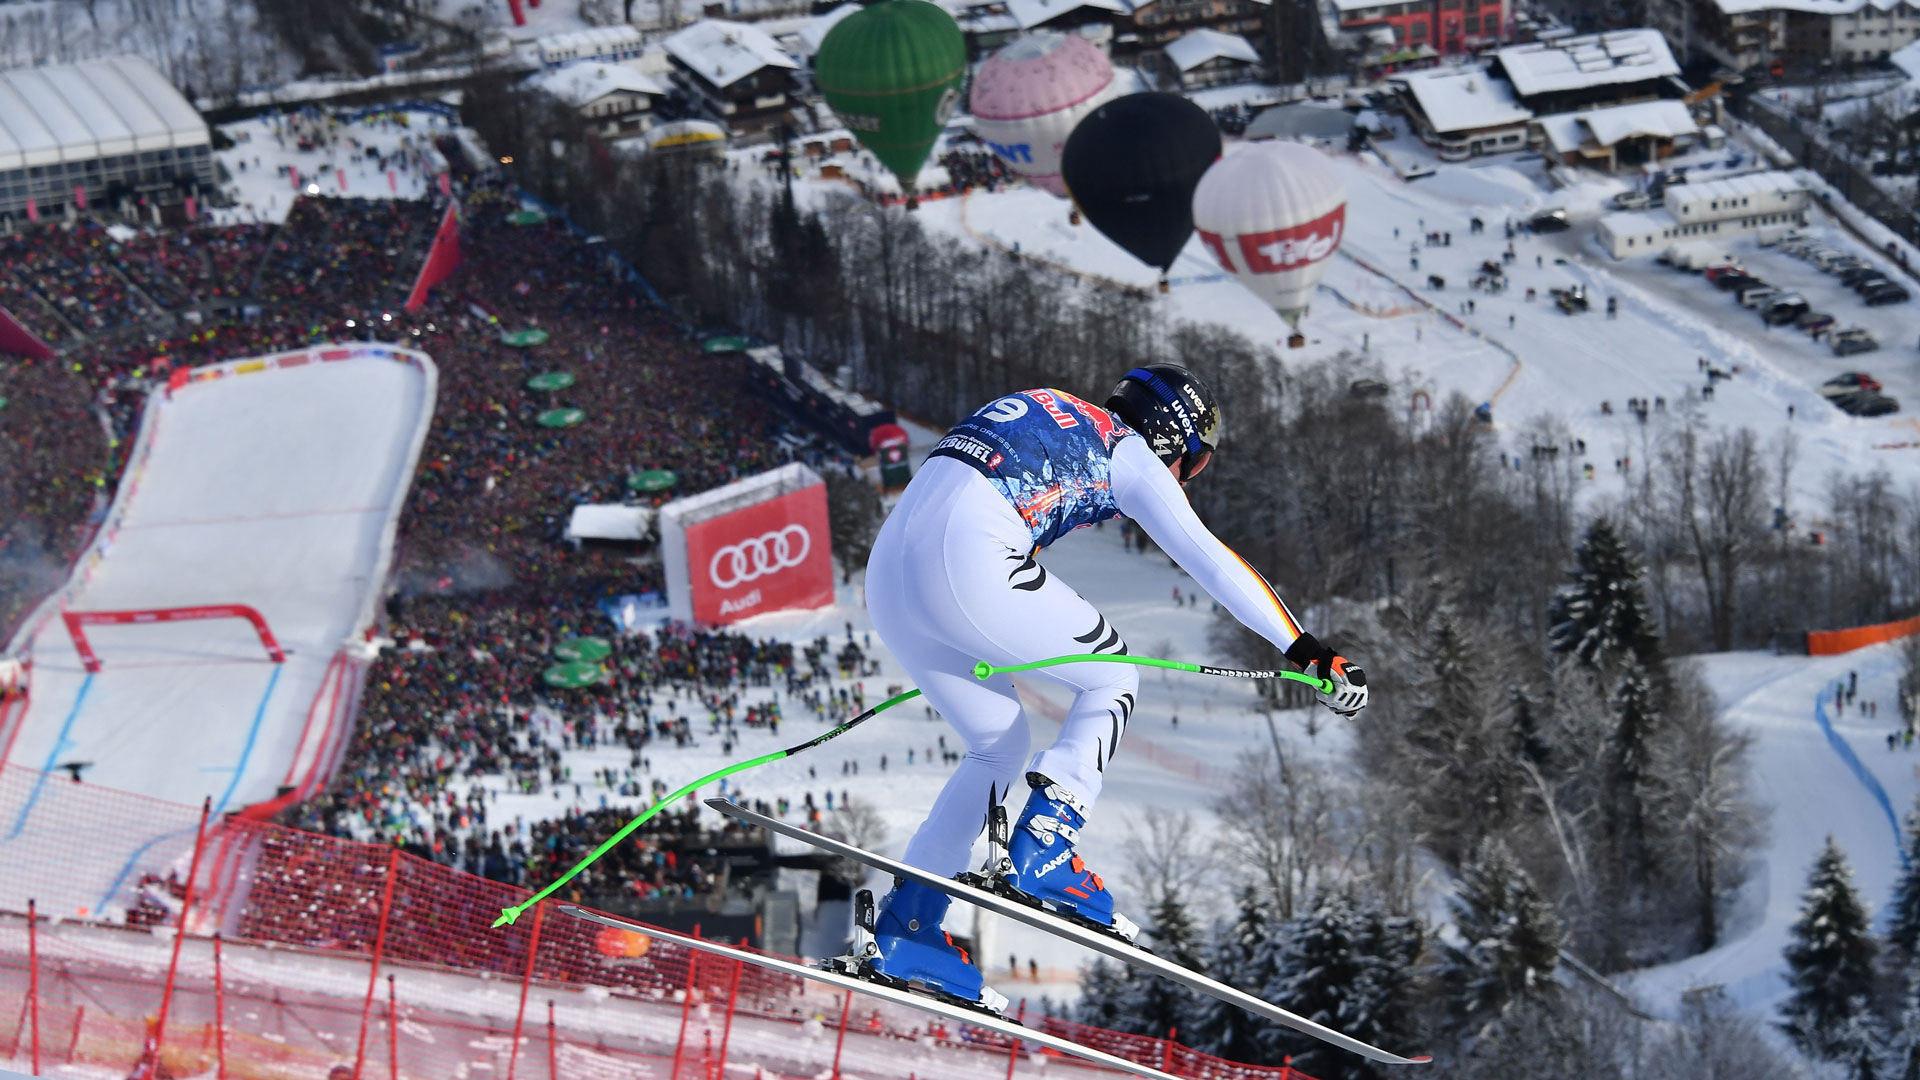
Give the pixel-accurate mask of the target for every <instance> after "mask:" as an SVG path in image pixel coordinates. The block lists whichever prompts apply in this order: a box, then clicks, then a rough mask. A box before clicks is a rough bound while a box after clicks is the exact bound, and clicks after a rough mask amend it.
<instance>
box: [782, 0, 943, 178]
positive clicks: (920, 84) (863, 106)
mask: <svg viewBox="0 0 1920 1080" xmlns="http://www.w3.org/2000/svg"><path fill="white" fill-rule="evenodd" d="M966 74H967V42H966V38H965V37H964V36H963V35H962V34H961V33H960V27H959V26H958V25H956V24H955V23H954V21H953V16H951V15H949V14H947V12H946V9H944V8H941V7H938V6H936V5H934V4H930V3H927V0H880V2H879V3H876V4H873V5H871V6H869V7H867V8H864V9H862V10H861V11H859V12H857V13H856V14H853V15H849V16H847V17H846V18H844V19H842V20H840V21H839V22H838V23H836V24H835V25H834V27H833V29H832V30H829V31H828V32H827V38H826V40H825V41H823V42H821V43H820V51H819V53H817V54H815V56H814V58H813V77H814V82H815V83H817V84H818V85H819V87H820V92H821V94H822V95H824V96H825V97H826V99H827V104H828V105H830V106H832V107H833V111H834V114H835V115H837V116H838V117H839V118H840V122H841V123H843V124H845V125H846V126H847V127H848V128H850V129H852V131H853V133H854V136H855V137H856V138H858V139H859V140H860V144H861V145H862V146H865V147H866V148H867V149H869V150H871V151H873V155H874V156H875V157H877V158H879V159H880V161H881V162H882V163H883V164H885V165H886V167H887V168H888V169H891V170H892V171H893V175H895V176H897V177H899V178H900V186H901V187H902V188H904V189H905V190H906V192H907V195H908V197H909V198H908V205H909V206H912V205H914V201H913V199H912V195H913V181H914V178H915V177H916V176H918V175H919V174H920V166H922V165H924V164H926V161H927V155H928V154H929V153H930V152H932V150H933V142H934V140H935V139H937V138H939V137H940V131H941V129H942V128H944V127H946V125H947V117H949V116H951V115H953V107H954V105H955V104H956V103H958V102H959V100H960V84H961V82H962V81H964V80H965V78H966Z"/></svg>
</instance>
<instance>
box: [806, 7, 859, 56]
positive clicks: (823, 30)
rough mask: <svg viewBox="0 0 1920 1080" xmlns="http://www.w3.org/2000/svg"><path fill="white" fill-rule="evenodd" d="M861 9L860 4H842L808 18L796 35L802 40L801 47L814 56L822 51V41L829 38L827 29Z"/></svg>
mask: <svg viewBox="0 0 1920 1080" xmlns="http://www.w3.org/2000/svg"><path fill="white" fill-rule="evenodd" d="M859 10H860V5H859V4H841V5H840V6H839V7H837V8H834V9H833V10H832V11H829V12H827V13H826V14H824V15H816V16H814V17H813V18H811V19H808V20H807V23H806V25H805V26H802V27H801V28H800V32H799V33H797V34H795V35H794V37H796V38H798V39H799V40H800V47H801V48H802V49H803V50H804V51H805V53H806V55H808V56H812V55H813V54H814V53H817V52H819V51H820V43H821V42H823V41H825V40H827V31H829V30H831V29H833V28H834V27H836V26H838V25H840V20H841V19H844V18H846V17H847V16H849V15H852V14H854V13H855V12H857V11H859Z"/></svg>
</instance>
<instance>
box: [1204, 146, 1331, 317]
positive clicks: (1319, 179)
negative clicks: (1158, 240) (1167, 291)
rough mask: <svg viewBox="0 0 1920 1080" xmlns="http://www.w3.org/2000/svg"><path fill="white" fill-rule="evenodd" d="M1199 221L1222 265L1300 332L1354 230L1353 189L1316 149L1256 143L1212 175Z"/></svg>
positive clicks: (1217, 166) (1222, 162) (1216, 166)
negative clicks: (1350, 220)
mask: <svg viewBox="0 0 1920 1080" xmlns="http://www.w3.org/2000/svg"><path fill="white" fill-rule="evenodd" d="M1193 223H1194V227H1195V228H1197V229H1198V230H1199V231H1200V239H1201V241H1202V242H1204V243H1205V244H1206V245H1207V248H1208V250H1210V251H1212V252H1213V257H1214V258H1215V259H1218V260H1219V261H1220V265H1221V266H1222V267H1223V268H1225V269H1226V271H1227V272H1228V273H1230V274H1232V275H1233V276H1234V277H1235V278H1236V279H1238V280H1239V282H1240V284H1242V285H1245V286H1246V287H1247V288H1248V289H1251V290H1252V291H1253V293H1254V295H1256V296H1258V297H1260V299H1262V300H1265V301H1266V302H1267V303H1269V304H1271V305H1273V309H1274V310H1275V311H1277V312H1279V313H1280V317H1281V318H1283V319H1285V320H1287V323H1288V325H1290V326H1295V327H1297V326H1299V325H1300V317H1301V316H1302V315H1305V314H1306V313H1307V301H1308V300H1309V299H1310V298H1311V297H1312V296H1313V289H1314V286H1316V285H1318V284H1319V283H1320V278H1321V275H1323V274H1325V273H1326V271H1327V260H1328V259H1330V258H1331V257H1332V256H1333V253H1334V252H1335V251H1337V250H1338V249H1339V247H1340V237H1341V234H1342V233H1344V232H1345V231H1346V224H1347V186H1346V185H1345V184H1343V183H1341V182H1340V176H1339V174H1338V173H1336V172H1335V171H1334V168H1333V163H1332V162H1331V161H1329V160H1327V157H1326V155H1325V154H1322V153H1321V152H1320V151H1318V150H1315V149H1313V148H1312V147H1310V146H1303V145H1301V144H1299V143H1290V142H1258V143H1253V144H1251V145H1249V146H1246V147H1243V148H1241V149H1240V150H1239V151H1238V152H1236V153H1232V154H1228V155H1227V156H1226V157H1223V158H1221V159H1220V160H1219V161H1217V162H1215V163H1214V165H1213V167H1212V168H1211V169H1208V170H1207V175H1206V176H1204V177H1202V178H1201V180H1200V186H1199V187H1197V188H1195V189H1194V192H1193Z"/></svg>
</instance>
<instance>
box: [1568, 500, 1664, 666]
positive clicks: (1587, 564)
mask: <svg viewBox="0 0 1920 1080" xmlns="http://www.w3.org/2000/svg"><path fill="white" fill-rule="evenodd" d="M1573 557H1574V564H1575V565H1574V569H1573V570H1571V571H1569V573H1568V576H1569V577H1571V578H1572V579H1573V581H1572V583H1570V584H1568V585H1563V586H1561V588H1560V590H1559V592H1557V593H1556V594H1555V595H1554V598H1553V602H1552V604H1551V605H1550V607H1549V609H1548V618H1549V620H1550V623H1551V626H1552V629H1551V631H1550V633H1549V641H1550V643H1551V645H1552V648H1553V651H1555V652H1563V653H1572V654H1573V655H1574V656H1576V657H1578V658H1579V659H1580V662H1581V663H1583V664H1586V665H1588V666H1589V667H1609V666H1612V665H1614V664H1615V663H1621V662H1626V661H1632V662H1634V663H1637V664H1639V665H1641V666H1643V667H1648V668H1656V669H1657V668H1658V667H1659V666H1660V663H1661V659H1660V636H1659V633H1658V631H1657V630H1656V628H1655V622H1654V618H1653V612H1652V610H1651V609H1650V608H1649V607H1648V606H1647V597H1646V592H1645V589H1644V588H1643V587H1642V585H1641V582H1640V563H1639V560H1637V559H1635V558H1634V557H1633V555H1632V554H1631V553H1629V552H1628V551H1627V548H1626V545H1625V544H1623V543H1621V541H1620V534H1619V533H1618V532H1616V531H1615V529H1614V527H1613V522H1612V521H1609V520H1608V519H1606V518H1597V519H1595V521H1594V522H1593V524H1592V525H1589V526H1588V527H1587V535H1586V536H1585V538H1583V539H1582V540H1581V541H1580V546H1579V547H1578V548H1576V549H1575V550H1574V556H1573Z"/></svg>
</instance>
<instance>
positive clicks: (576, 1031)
mask: <svg viewBox="0 0 1920 1080" xmlns="http://www.w3.org/2000/svg"><path fill="white" fill-rule="evenodd" d="M130 821H137V822H140V823H142V828H141V830H140V831H141V833H142V835H143V836H147V837H151V836H154V835H156V834H158V835H160V836H161V839H160V840H158V841H153V840H147V841H142V842H141V843H138V844H135V843H131V842H128V843H119V842H116V841H114V837H116V836H118V835H119V834H120V833H121V832H122V831H124V830H125V828H126V825H127V823H128V822H130ZM199 822H200V811H199V809H198V808H193V807H183V806H178V805H176V804H171V803H165V802H161V801H159V800H154V799H147V798H143V797H139V796H132V795H126V794H123V793H118V792H113V791H110V790H107V789H104V788H100V787H96V786H94V785H90V784H76V783H74V782H73V781H72V780H71V779H69V778H68V777H66V776H65V775H64V774H61V775H50V774H42V773H39V772H35V771H33V770H29V769H24V768H18V767H15V768H9V769H5V770H0V1064H4V1063H7V1062H8V1061H10V1060H11V1061H12V1062H14V1063H15V1064H16V1067H21V1068H31V1067H32V1066H33V1055H34V1053H35V1043H36V1041H37V1043H38V1047H37V1050H38V1061H39V1065H40V1067H41V1068H43V1069H45V1068H51V1067H53V1066H58V1065H63V1064H67V1063H74V1064H82V1065H95V1066H104V1067H109V1068H113V1069H117V1070H127V1069H130V1068H132V1067H133V1066H134V1065H135V1064H136V1063H137V1062H139V1061H140V1060H141V1059H142V1058H143V1056H146V1057H151V1056H152V1054H153V1048H154V1046H155V1044H156V1043H157V1044H158V1047H159V1057H160V1062H161V1064H162V1065H163V1066H164V1068H165V1070H166V1071H167V1072H170V1073H171V1074H172V1075H174V1076H179V1077H185V1076H196V1075H197V1076H206V1077H210V1078H224V1077H260V1078H274V1080H279V1078H285V1080H295V1078H301V1080H305V1078H312V1077H324V1076H326V1075H327V1074H328V1071H329V1070H330V1069H332V1068H333V1067H334V1066H337V1065H345V1066H347V1067H348V1068H351V1069H356V1072H357V1075H358V1076H359V1077H361V1078H363V1080H378V1078H381V1077H386V1078H388V1080H399V1078H401V1077H415V1078H421V1080H426V1078H441V1077H457V1076H475V1075H483V1074H484V1075H490V1076H493V1077H496V1078H504V1080H513V1078H515V1077H527V1078H532V1080H558V1078H560V1077H567V1078H583V1080H597V1078H602V1077H604V1078H606V1080H613V1078H616V1077H619V1078H630V1077H651V1078H664V1080H719V1078H720V1077H721V1076H723V1075H734V1076H751V1077H765V1078H794V1080H799V1078H803V1077H804V1078H809V1080H811V1078H816V1077H831V1076H836V1075H844V1076H849V1077H854V1076H857V1077H862V1078H869V1077H870V1078H874V1080H892V1078H898V1080H918V1078H926V1077H934V1076H938V1077H942V1078H946V1077H956V1078H966V1077H979V1078H980V1080H990V1078H991V1080H998V1078H1002V1077H1008V1076H1016V1075H1017V1076H1028V1077H1038V1076H1041V1075H1044V1074H1046V1073H1052V1074H1055V1075H1059V1074H1061V1071H1062V1070H1063V1069H1065V1070H1068V1073H1067V1074H1068V1075H1082V1074H1086V1075H1091V1074H1093V1073H1096V1072H1104V1071H1105V1070H1099V1069H1095V1068H1093V1067H1091V1066H1084V1065H1080V1064H1078V1063H1076V1062H1075V1061H1073V1060H1071V1059H1063V1058H1058V1057H1056V1056H1054V1055H1052V1054H1047V1055H1046V1056H1045V1057H1044V1058H1043V1057H1042V1056H1041V1055H1039V1054H1037V1053H1035V1052H1034V1048H1033V1047H1031V1046H1027V1047H1015V1046H1013V1045H1012V1044H1011V1042H1010V1041H1008V1040H1006V1039H1004V1038H1002V1037H1001V1036H999V1035H998V1034H996V1033H993V1032H990V1031H985V1030H980V1029H974V1028H970V1027H965V1026H960V1025H948V1024H944V1023H943V1022H942V1021H940V1019H939V1018H937V1017H931V1016H929V1015H928V1014H925V1013H922V1012H919V1011H917V1010H914V1009H909V1008H906V1007H904V1006H894V1005H892V1004H890V1003H884V1002H877V1001H875V1000H873V999H870V998H864V997H861V996H859V995H849V994H847V993H845V992H843V991H838V990H834V989H832V988H829V987H825V986H822V985H820V984H817V983H813V982H810V981H808V980H804V979H799V978H795V977H791V976H786V975H780V974H777V973H773V972H769V971H766V970H764V969H761V968H757V967H754V966H752V965H748V964H741V963H739V962H737V961H733V960H729V959H726V958H723V957H715V956H709V955H707V954H704V953H696V952H691V951H689V950H685V949H682V948H679V947H676V946H672V945H669V944H665V943H662V942H659V941H657V940H656V939H653V938H650V937H647V936H646V935H644V934H634V933H627V932H623V931H620V930H615V929H611V928H603V927H600V926H597V925H594V924H590V923H585V922H582V921H579V920H576V919H571V918H568V917H566V916H563V915H560V914H559V913H558V912H557V911H555V910H553V909H552V905H550V904H542V905H540V906H539V907H537V908H535V909H533V911H531V912H529V913H528V914H527V915H526V916H524V917H522V918H521V919H520V920H519V921H518V922H517V923H515V924H513V925H511V926H506V927H502V928H500V929H492V928H491V923H492V922H493V920H494V917H495V916H496V915H498V913H499V912H500V910H501V908H503V907H506V906H508V905H511V904H515V903H518V902H520V901H521V900H524V899H525V898H526V897H527V895H528V890H526V889H521V888H516V887H514V886H510V885H506V884H502V883H499V882H494V881H489V880H487V879H485V878H480V877H476V876H474V875H471V874H467V873H463V872H460V871H456V870H454V869H452V868H449V867H445V866H441V865H438V864H436V863H433V862H429V861H426V860H423V859H420V858H416V857H414V856H412V855H409V854H406V853H404V852H401V851H399V850H398V849H395V848H392V847H388V846H383V845H377V844H364V843H356V842H353V841H349V840H342V839H337V838H333V837H327V836H320V835H316V834H312V833H306V832H301V831H299V830H296V829H290V828H286V827H284V826H279V825H273V824H268V823H264V822H260V821H254V820H249V819H247V818H245V817H243V816H241V815H229V816H228V817H226V818H225V819H215V820H213V821H210V822H208V824H207V825H206V827H205V830H204V832H203V831H202V830H201V828H200V825H199ZM16 825H17V826H18V827H17V828H16ZM196 842H197V844H198V846H199V848H200V857H199V859H198V865H199V869H198V872H197V873H196V874H194V880H193V882H192V897H191V904H190V905H188V904H187V903H186V902H185V901H186V898H187V885H188V882H187V881H186V878H187V874H188V868H189V867H190V866H191V865H192V864H193V862H194V859H193V855H194V848H195V846H196ZM123 848H124V849H125V850H122V849H123ZM560 898H562V899H564V898H565V897H564V896H563V897H560ZM29 899H32V900H34V901H35V902H36V908H37V913H38V917H37V919H36V920H35V921H34V923H33V926H32V931H31V933H29V926H28V919H27V917H26V908H27V901H28V900H29ZM183 919H184V923H185V927H186V934H185V935H184V936H183V937H180V939H179V942H178V945H179V948H178V955H177V959H176V958H175V944H176V942H175V938H176V937H177V936H179V934H178V928H179V927H180V926H181V924H182V921H183ZM708 936H714V935H711V934H710V935H708ZM36 1013H37V1020H38V1022H37V1025H36V1024H35V1022H34V1020H35V1015H36ZM163 1015H164V1021H163V1020H162V1017H163ZM843 1020H844V1024H843ZM1027 1023H1028V1024H1029V1025H1031V1026H1034V1027H1036V1028H1037V1029H1038V1030H1041V1031H1045V1032H1048V1033H1051V1034H1056V1035H1061V1036H1064V1037H1066V1038H1071V1039H1075V1040H1078V1041H1081V1042H1084V1043H1087V1044H1088V1045H1091V1046H1094V1047H1097V1048H1099V1049H1102V1050H1106V1051H1108V1052H1110V1053H1114V1054H1117V1055H1120V1056H1123V1057H1126V1058H1129V1059H1131V1060H1135V1061H1139V1062H1142V1063H1144V1064H1149V1065H1153V1066H1155V1067H1157V1068H1161V1069H1163V1070H1165V1071H1167V1072H1171V1073H1173V1074H1175V1075H1179V1076H1190V1077H1205V1078H1217V1080H1293V1078H1300V1080H1306V1078H1304V1077H1303V1076H1302V1074H1300V1073H1297V1072H1294V1071H1292V1070H1289V1069H1284V1068H1267V1067H1253V1066H1245V1065H1238V1064H1235V1063H1232V1062H1227V1061H1222V1060H1220V1059H1218V1058H1213V1057H1209V1056H1207V1055H1204V1054H1199V1053H1196V1052H1194V1051H1192V1050H1190V1049H1188V1048H1186V1047H1183V1046H1179V1045H1177V1044H1175V1043H1171V1042H1167V1041H1165V1040H1161V1039H1151V1038H1144V1037H1140V1036H1133V1035H1123V1034H1119V1033H1116V1032H1110V1031H1103V1030H1100V1029H1096V1028H1089V1027H1084V1026H1082V1025H1077V1024H1070V1023H1066V1022H1064V1021H1059V1020H1054V1019H1050V1018H1039V1017H1028V1018H1027ZM163 1025H164V1026H163ZM843 1026H844V1032H843V1030H842V1028H843ZM36 1027H37V1030H38V1038H37V1040H36V1039H35V1029H36ZM516 1032H517V1033H518V1036H519V1037H518V1040H517V1041H516V1039H515V1035H516Z"/></svg>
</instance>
